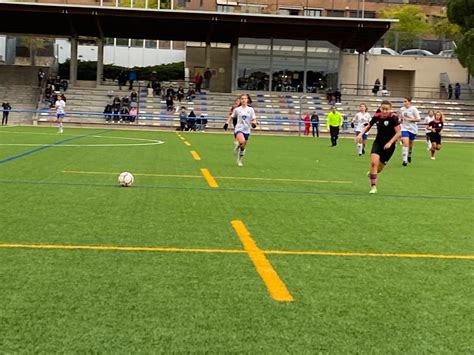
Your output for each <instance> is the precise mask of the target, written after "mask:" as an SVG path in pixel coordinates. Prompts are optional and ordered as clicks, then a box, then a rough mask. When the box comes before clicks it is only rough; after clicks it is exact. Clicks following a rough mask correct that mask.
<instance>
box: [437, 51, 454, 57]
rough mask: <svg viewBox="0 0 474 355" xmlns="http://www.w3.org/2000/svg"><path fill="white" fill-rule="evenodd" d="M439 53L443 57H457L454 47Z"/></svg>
mask: <svg viewBox="0 0 474 355" xmlns="http://www.w3.org/2000/svg"><path fill="white" fill-rule="evenodd" d="M438 55H439V56H441V57H449V58H456V52H455V51H454V49H445V50H444V51H441V52H439V53H438Z"/></svg>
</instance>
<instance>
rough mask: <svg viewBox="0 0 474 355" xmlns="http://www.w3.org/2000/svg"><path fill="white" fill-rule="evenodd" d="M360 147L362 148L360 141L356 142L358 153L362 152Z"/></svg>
mask: <svg viewBox="0 0 474 355" xmlns="http://www.w3.org/2000/svg"><path fill="white" fill-rule="evenodd" d="M362 148H363V145H362V143H357V152H358V153H359V154H362Z"/></svg>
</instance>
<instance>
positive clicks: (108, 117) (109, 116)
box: [104, 104, 113, 123]
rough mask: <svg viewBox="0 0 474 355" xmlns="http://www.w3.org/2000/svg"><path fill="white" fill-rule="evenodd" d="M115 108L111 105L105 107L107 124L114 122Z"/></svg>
mask: <svg viewBox="0 0 474 355" xmlns="http://www.w3.org/2000/svg"><path fill="white" fill-rule="evenodd" d="M112 112H113V107H112V105H110V104H107V105H105V108H104V117H105V122H107V123H109V122H110V121H111V120H112Z"/></svg>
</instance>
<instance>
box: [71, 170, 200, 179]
mask: <svg viewBox="0 0 474 355" xmlns="http://www.w3.org/2000/svg"><path fill="white" fill-rule="evenodd" d="M62 173H65V174H88V175H118V174H119V173H107V172H100V171H74V170H63V171H62ZM133 175H135V176H157V177H177V178H199V179H200V178H202V175H176V174H140V173H133Z"/></svg>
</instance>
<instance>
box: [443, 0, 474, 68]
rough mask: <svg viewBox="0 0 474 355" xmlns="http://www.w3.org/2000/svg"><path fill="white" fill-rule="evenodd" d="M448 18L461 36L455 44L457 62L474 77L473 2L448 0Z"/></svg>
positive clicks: (472, 0) (471, 0)
mask: <svg viewBox="0 0 474 355" xmlns="http://www.w3.org/2000/svg"><path fill="white" fill-rule="evenodd" d="M448 18H449V21H451V22H452V23H455V24H457V25H459V26H460V27H461V32H462V34H463V37H462V39H460V40H459V41H457V42H456V44H457V49H456V53H457V55H458V59H459V62H460V63H461V64H462V65H463V67H465V68H467V70H468V71H469V74H471V75H474V0H448Z"/></svg>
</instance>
